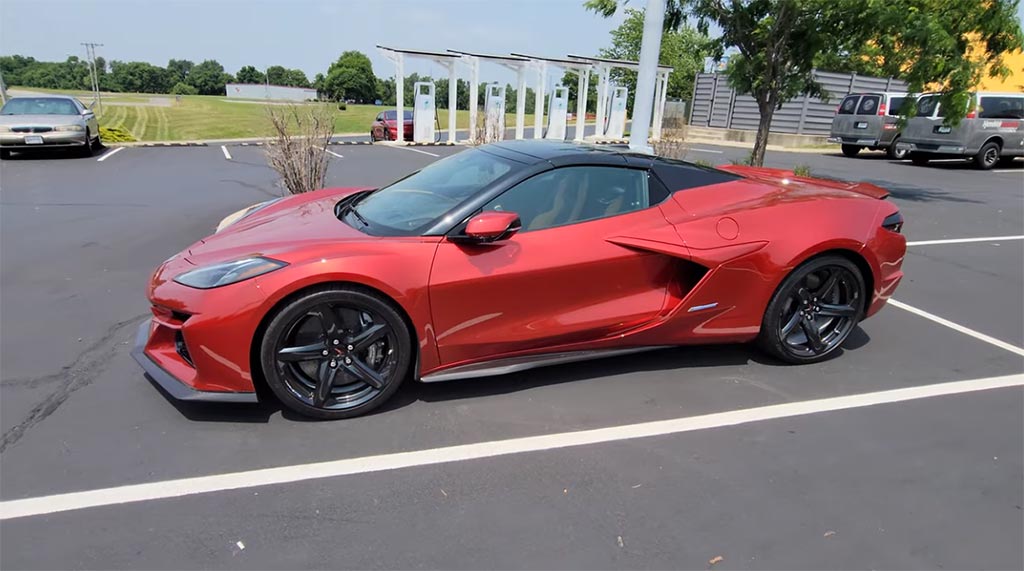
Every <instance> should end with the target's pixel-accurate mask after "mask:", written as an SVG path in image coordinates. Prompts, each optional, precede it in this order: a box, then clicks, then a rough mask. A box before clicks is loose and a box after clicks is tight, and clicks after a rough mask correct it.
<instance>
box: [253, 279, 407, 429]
mask: <svg viewBox="0 0 1024 571" xmlns="http://www.w3.org/2000/svg"><path fill="white" fill-rule="evenodd" d="M412 347H413V345H412V341H411V340H410V339H409V333H408V331H407V329H406V327H405V324H404V322H403V320H402V317H401V316H400V315H399V314H398V312H397V311H396V310H395V309H394V308H393V307H392V305H391V304H390V303H388V302H387V301H385V300H384V299H381V298H380V297H378V296H376V295H372V294H369V293H366V292H363V291H360V290H357V289H351V288H334V289H325V290H320V291H314V292H312V293H309V294H306V295H304V296H302V297H300V298H298V299H296V300H295V301H293V302H291V303H290V304H288V305H287V306H286V307H284V308H283V309H281V310H280V311H279V312H278V313H277V314H276V315H275V316H274V318H273V319H272V320H271V322H270V324H269V325H268V326H267V330H266V333H265V334H264V336H263V341H262V343H261V347H260V362H261V365H262V368H263V374H264V377H265V378H266V380H267V384H268V385H269V386H270V389H271V390H273V392H274V394H275V395H277V398H278V399H280V400H281V403H282V404H284V405H285V406H286V407H288V408H290V409H292V410H293V411H295V412H298V413H299V414H302V415H305V416H311V417H314V418H320V419H329V420H333V419H340V418H350V417H354V416H359V415H362V414H366V413H367V412H369V411H371V410H373V409H375V408H377V407H378V406H380V405H381V404H383V403H384V402H385V401H386V400H388V398H390V397H391V395H393V394H394V393H395V391H396V390H398V387H399V385H401V384H402V381H403V380H405V377H406V375H407V373H408V371H409V364H410V362H411V361H412V359H411V355H412Z"/></svg>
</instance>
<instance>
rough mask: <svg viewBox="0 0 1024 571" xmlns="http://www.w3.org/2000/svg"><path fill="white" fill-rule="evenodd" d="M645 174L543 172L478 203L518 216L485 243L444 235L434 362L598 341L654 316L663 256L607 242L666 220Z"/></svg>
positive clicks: (666, 263)
mask: <svg viewBox="0 0 1024 571" xmlns="http://www.w3.org/2000/svg"><path fill="white" fill-rule="evenodd" d="M648 176H649V175H648V172H647V171H646V170H634V169H628V168H622V167H606V166H570V167H563V168H558V169H554V170H551V171H547V172H545V173H541V174H538V175H536V176H534V177H532V178H530V179H527V180H526V181H523V182H521V183H519V184H518V185H516V186H514V187H512V188H511V189H509V190H508V191H506V192H505V193H503V194H502V195H501V196H499V197H497V198H495V199H493V200H492V201H491V202H490V203H488V204H487V205H486V206H484V208H483V210H484V211H488V210H498V211H509V212H516V213H517V214H519V216H520V218H521V221H522V229H521V230H520V231H519V232H518V233H517V234H515V235H514V236H512V237H511V238H509V239H507V240H503V241H501V242H496V243H493V244H472V245H470V244H462V243H455V242H452V241H447V240H446V241H444V242H442V243H441V244H440V245H439V246H438V249H437V252H436V255H435V259H434V264H433V268H432V270H431V276H430V302H431V312H432V315H433V320H434V332H435V336H436V339H437V345H438V351H439V356H440V359H441V362H442V363H444V364H455V363H461V362H467V361H480V360H487V359H490V358H495V357H498V356H501V355H507V354H509V353H513V352H518V351H529V350H537V349H544V348H552V347H556V346H560V345H565V344H572V343H579V342H585V341H590V340H597V339H601V338H606V337H609V336H613V335H615V334H617V333H620V332H623V331H626V330H628V329H631V328H634V327H636V326H638V325H641V324H643V323H646V322H649V321H650V320H652V319H654V318H655V317H656V316H657V315H658V313H659V312H660V311H661V310H662V309H663V307H664V305H665V302H666V292H667V288H668V284H669V282H670V280H671V279H672V276H671V274H672V262H671V260H670V259H669V258H667V257H665V256H659V255H655V254H650V253H645V252H640V251H637V250H632V249H629V248H626V247H623V246H619V245H616V244H613V243H611V242H609V241H608V239H609V238H613V237H616V236H622V235H629V234H630V233H634V232H642V231H643V230H645V229H656V228H659V227H664V226H666V224H667V223H666V221H665V218H664V216H663V215H662V213H661V211H660V209H659V208H657V207H656V206H655V207H651V202H652V201H651V191H650V189H649V184H648ZM655 200H657V197H656V198H655Z"/></svg>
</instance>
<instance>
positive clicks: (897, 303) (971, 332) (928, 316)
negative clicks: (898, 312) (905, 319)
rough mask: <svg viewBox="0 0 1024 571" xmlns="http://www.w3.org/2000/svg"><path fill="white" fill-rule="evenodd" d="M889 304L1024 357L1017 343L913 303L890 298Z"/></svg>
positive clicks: (1023, 352)
mask: <svg viewBox="0 0 1024 571" xmlns="http://www.w3.org/2000/svg"><path fill="white" fill-rule="evenodd" d="M889 305H892V306H893V307H898V308H900V309H902V310H904V311H909V312H910V313H913V314H914V315H919V316H921V317H923V318H925V319H930V320H932V321H934V322H935V323H938V324H939V325H944V326H946V327H949V328H950V329H952V330H953V331H958V332H960V333H963V334H964V335H968V336H970V337H974V338H975V339H977V340H979V341H984V342H985V343H988V344H989V345H995V346H996V347H999V348H1000V349H1005V350H1007V351H1009V352H1011V353H1016V354H1017V355H1020V356H1021V357H1024V349H1022V348H1020V347H1017V346H1016V345H1011V344H1009V343H1007V342H1006V341H1001V340H999V339H996V338H995V337H992V336H991V335H985V334H984V333H981V332H980V331H975V330H973V329H971V328H969V327H964V326H963V325H960V324H958V323H953V322H952V321H950V320H948V319H943V318H941V317H939V316H938V315H935V314H934V313H928V312H927V311H925V310H923V309H918V308H916V307H913V306H911V305H907V304H905V303H903V302H902V301H896V300H895V299H890V300H889Z"/></svg>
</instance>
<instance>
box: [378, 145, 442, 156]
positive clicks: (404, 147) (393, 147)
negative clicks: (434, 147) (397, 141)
mask: <svg viewBox="0 0 1024 571" xmlns="http://www.w3.org/2000/svg"><path fill="white" fill-rule="evenodd" d="M387 146H388V147H391V148H392V149H403V150H406V151H412V152H414V153H422V154H424V155H430V156H432V157H440V156H441V155H435V154H434V153H428V152H426V151H421V150H419V149H414V148H412V147H407V146H405V145H387Z"/></svg>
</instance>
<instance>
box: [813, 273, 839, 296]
mask: <svg viewBox="0 0 1024 571" xmlns="http://www.w3.org/2000/svg"><path fill="white" fill-rule="evenodd" d="M838 283H839V271H838V270H829V273H828V279H827V280H825V283H823V284H821V287H820V288H818V291H816V292H814V296H815V297H818V298H822V297H825V296H826V295H828V294H830V293H832V290H834V289H835V288H836V284H838Z"/></svg>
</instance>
